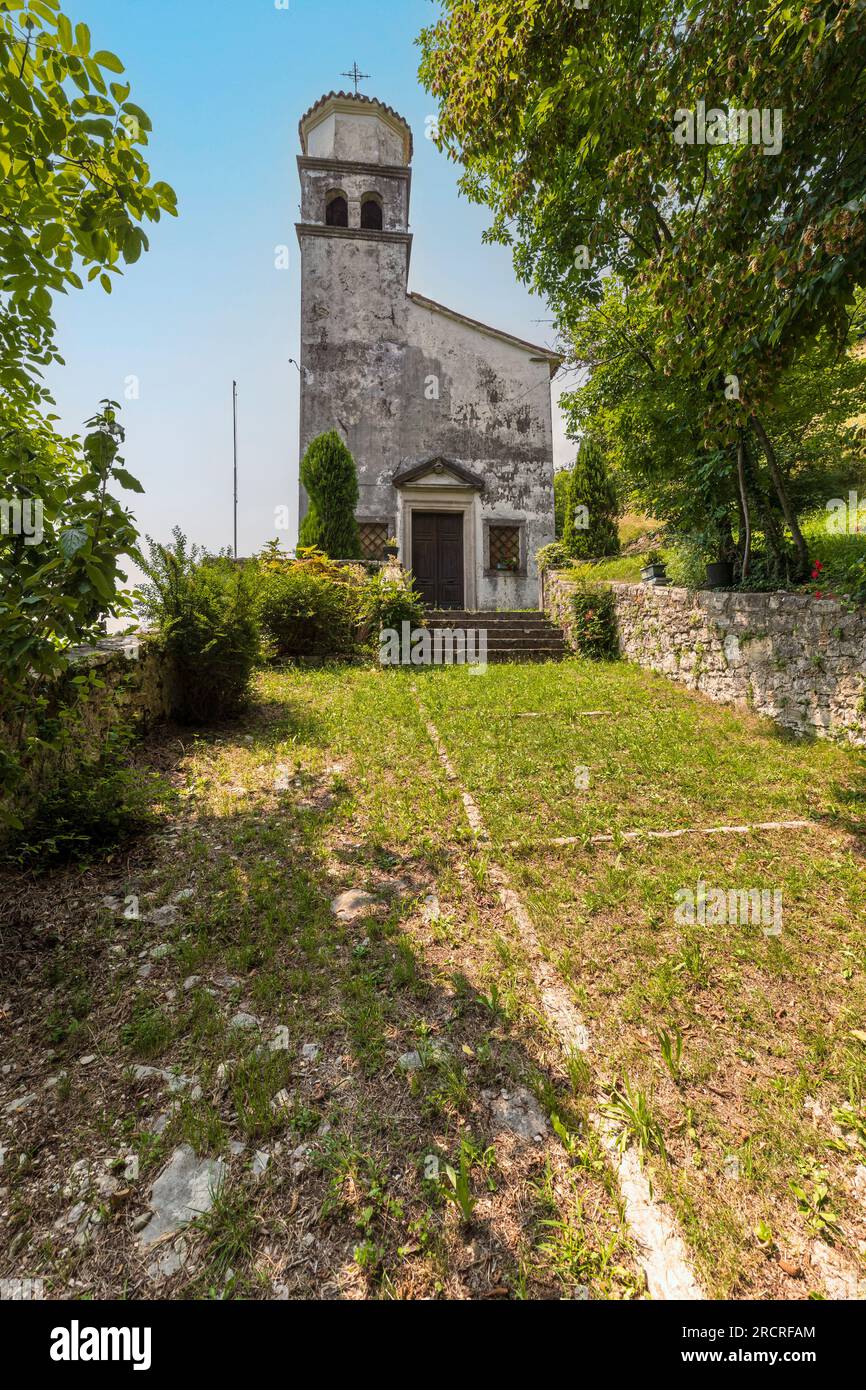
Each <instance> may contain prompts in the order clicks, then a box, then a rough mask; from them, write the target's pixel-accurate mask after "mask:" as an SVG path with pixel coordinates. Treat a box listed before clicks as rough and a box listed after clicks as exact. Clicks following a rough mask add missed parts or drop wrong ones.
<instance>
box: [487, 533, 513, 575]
mask: <svg viewBox="0 0 866 1390" xmlns="http://www.w3.org/2000/svg"><path fill="white" fill-rule="evenodd" d="M490 568H491V569H492V570H519V569H520V527H519V526H491V527H490Z"/></svg>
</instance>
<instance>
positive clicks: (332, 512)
mask: <svg viewBox="0 0 866 1390" xmlns="http://www.w3.org/2000/svg"><path fill="white" fill-rule="evenodd" d="M301 482H302V483H303V485H304V487H305V488H306V490H307V494H308V496H309V498H310V509H309V511H308V512H307V515H306V516H305V517H304V520H303V521H302V523H301V530H300V535H299V536H298V544H299V545H303V546H306V545H314V546H317V547H318V549H319V550H321V551H323V552H324V553H325V555H328V556H330V558H331V559H332V560H359V559H360V558H361V537H360V534H359V531H358V522H357V519H356V517H355V508H356V507H357V505H358V470H357V469H356V467H355V460H354V459H353V458H352V455H351V454H350V453H349V450H348V449H347V448H346V446H345V444H344V443H343V441H342V439H341V438H340V436H339V435H338V434H337V432H336V430H329V431H328V433H327V434H320V435H318V436H317V438H315V439H313V440H311V441H310V444H309V446H308V448H307V452H306V453H305V454H304V457H303V459H302V461H301Z"/></svg>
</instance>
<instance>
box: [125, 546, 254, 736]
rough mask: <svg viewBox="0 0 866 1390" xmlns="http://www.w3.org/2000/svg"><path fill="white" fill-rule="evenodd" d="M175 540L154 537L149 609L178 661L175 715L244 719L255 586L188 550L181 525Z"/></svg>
mask: <svg viewBox="0 0 866 1390" xmlns="http://www.w3.org/2000/svg"><path fill="white" fill-rule="evenodd" d="M173 535H174V544H173V545H171V546H162V545H157V544H156V543H155V542H154V541H152V540H151V538H150V537H149V536H148V538H147V543H148V547H149V550H150V562H149V563H145V564H144V566H143V568H144V570H145V573H146V574H147V575H148V578H149V579H150V581H151V582H150V584H147V585H144V586H143V589H142V593H143V597H144V605H143V607H144V612H145V615H146V616H147V617H148V618H149V619H151V621H153V622H154V623H155V624H156V627H157V631H158V636H159V641H160V645H161V646H162V649H163V650H164V651H165V653H166V655H167V656H168V658H169V660H170V663H171V681H172V692H171V703H172V714H173V716H174V718H176V719H178V720H180V721H181V723H189V724H199V723H206V722H207V721H209V720H211V719H221V718H225V717H229V716H231V715H234V714H237V713H238V712H239V711H240V710H241V709H242V708H243V706H244V705H245V704H246V701H247V699H248V696H249V686H250V679H251V677H252V673H253V668H254V666H255V664H256V661H257V660H258V656H259V630H258V623H257V621H256V615H255V604H254V595H253V585H252V582H251V578H250V576H249V575H247V574H246V573H245V572H244V571H243V570H240V569H238V568H237V566H236V565H235V564H234V563H233V562H232V561H230V560H229V559H227V557H225V556H216V557H215V556H211V555H207V554H206V553H204V552H203V551H201V550H199V548H198V547H197V546H192V547H189V546H188V544H187V540H186V537H185V536H184V535H183V533H182V531H181V530H180V528H179V527H177V526H176V527H175V528H174V531H173Z"/></svg>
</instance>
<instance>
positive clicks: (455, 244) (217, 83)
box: [49, 0, 570, 554]
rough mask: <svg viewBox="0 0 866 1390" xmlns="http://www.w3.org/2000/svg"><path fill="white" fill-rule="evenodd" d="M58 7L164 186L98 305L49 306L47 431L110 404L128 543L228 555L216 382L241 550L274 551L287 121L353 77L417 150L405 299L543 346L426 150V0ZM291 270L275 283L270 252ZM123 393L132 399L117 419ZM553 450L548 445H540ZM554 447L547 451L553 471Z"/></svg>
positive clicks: (292, 293) (292, 133) (285, 304)
mask: <svg viewBox="0 0 866 1390" xmlns="http://www.w3.org/2000/svg"><path fill="white" fill-rule="evenodd" d="M280 3H281V0H276V2H275V0H65V3H64V9H65V10H66V12H67V13H68V14H69V16H70V18H71V19H72V20H73V21H76V22H78V21H81V20H83V21H84V22H85V23H87V24H88V25H89V26H90V29H91V33H92V36H93V46H94V48H97V49H98V48H107V49H110V50H112V51H113V52H114V53H116V54H117V55H118V56H119V57H120V58H121V59H122V61H123V62H124V63H125V65H126V69H127V73H126V76H127V78H128V80H130V81H131V83H132V96H131V100H133V101H135V102H137V103H138V104H139V105H140V106H143V107H144V109H145V110H146V111H147V112H148V114H149V116H150V117H151V119H152V121H153V126H154V129H153V133H152V135H151V143H150V146H149V151H148V159H149V162H150V166H151V170H152V176H153V177H154V178H159V179H164V180H165V181H167V182H168V183H170V184H172V185H173V187H174V188H175V190H176V192H177V195H178V205H179V210H180V216H179V218H178V219H177V220H175V219H173V218H165V219H164V220H163V221H162V222H161V223H159V225H158V226H156V227H155V228H152V229H150V231H149V235H150V238H151V250H150V252H149V254H148V255H146V256H144V257H143V258H142V259H141V260H140V261H139V262H138V263H137V264H136V265H135V266H132V267H129V269H128V271H127V273H126V275H125V276H124V277H123V279H122V280H117V279H116V280H115V282H114V293H113V294H112V295H111V296H110V297H109V296H107V295H105V294H104V293H103V292H102V290H101V289H99V288H98V287H97V286H94V285H90V286H88V287H87V288H86V289H85V290H83V291H81V292H79V293H75V292H72V293H70V295H69V296H68V297H67V298H60V299H59V300H58V301H57V303H56V319H57V327H58V342H59V346H60V350H61V352H62V354H63V356H64V358H65V359H66V364H67V365H66V366H65V367H64V368H60V369H57V370H56V371H55V372H53V373H52V375H51V376H50V378H49V385H50V386H51V389H52V391H53V393H54V396H55V399H56V401H57V407H58V413H59V414H60V416H61V422H62V423H61V425H60V426H59V427H58V428H62V429H64V430H65V431H67V432H69V433H77V432H78V431H80V429H81V425H82V422H83V421H84V420H85V419H86V418H87V417H88V415H90V414H91V413H92V411H93V409H94V407H95V405H96V403H97V401H98V400H99V399H100V398H102V397H103V396H110V397H112V398H114V399H116V400H119V401H122V402H123V403H124V412H123V417H124V422H125V424H126V427H127V431H128V438H127V447H126V460H127V466H128V467H129V468H130V470H131V471H132V472H133V473H135V474H136V475H137V476H138V477H139V478H140V479H141V481H142V483H143V484H144V486H145V488H146V495H145V496H144V497H138V498H136V499H135V512H136V516H137V518H138V521H139V525H140V527H141V529H142V531H146V532H149V533H150V534H152V535H155V536H157V537H158V538H160V539H164V538H166V537H167V536H168V534H169V532H170V530H171V528H172V526H173V525H174V524H175V523H179V524H180V526H181V527H182V529H183V530H184V531H185V532H186V533H187V534H188V535H189V536H190V538H191V539H193V540H195V541H198V542H199V543H200V544H205V545H207V546H209V547H211V548H214V549H215V548H217V547H220V546H224V545H228V544H230V542H231V527H232V504H231V481H232V480H231V470H232V435H231V424H232V422H231V382H232V378H236V379H237V381H238V397H239V453H240V500H239V550H240V553H241V554H251V553H252V552H253V551H254V550H255V549H257V548H258V547H260V546H261V545H262V544H263V543H264V542H265V541H266V540H268V539H271V538H272V537H273V536H274V535H275V534H276V529H275V524H274V513H275V509H276V508H278V507H281V506H288V507H289V508H290V509H291V516H292V529H291V531H290V532H289V533H283V534H282V535H281V540H282V541H283V543H284V544H293V543H294V540H295V528H296V521H295V515H296V507H297V473H298V373H297V371H296V369H295V368H294V367H293V366H290V365H289V358H292V357H294V358H298V356H299V344H298V330H299V288H300V285H299V271H300V266H299V254H298V246H297V241H296V238H295V231H294V223H295V221H296V220H297V217H298V198H299V187H298V177H297V168H296V165H295V157H296V155H297V154H298V152H299V146H298V133H297V127H298V120H299V118H300V116H301V115H302V113H303V112H304V111H305V110H306V109H307V108H308V107H309V106H310V105H312V103H313V102H314V101H316V100H317V99H318V97H320V96H321V95H322V94H323V93H324V92H328V91H331V90H339V89H340V88H344V87H346V86H347V85H348V84H347V81H346V79H345V78H343V77H342V76H341V73H342V72H344V71H345V70H347V69H349V68H351V66H352V63H353V61H355V60H357V62H358V64H359V66H360V67H361V68H362V70H363V71H364V72H367V73H370V74H371V78H370V80H368V81H367V82H365V83H364V84H363V87H362V90H364V91H366V92H367V94H368V95H371V96H377V97H380V98H381V99H382V100H383V101H385V102H387V103H388V104H389V105H391V106H394V107H395V108H396V109H397V110H398V111H399V112H400V113H401V114H402V115H403V116H405V118H406V119H407V120H408V121H409V123H410V125H411V126H412V129H413V131H414V134H415V159H414V166H413V167H414V174H413V187H412V223H411V229H412V231H413V232H414V233H415V243H414V246H413V251H412V268H411V272H410V288H411V289H414V290H418V291H420V292H421V293H423V294H427V295H429V296H430V297H431V298H434V299H438V300H440V301H442V302H444V303H446V304H449V305H451V306H453V307H454V308H455V309H459V310H461V311H462V312H464V313H467V314H469V315H471V316H472V317H473V318H478V319H482V320H484V321H486V322H488V323H492V324H494V325H496V326H497V327H501V328H504V329H507V330H508V331H510V332H512V333H516V334H517V335H518V336H520V337H523V338H528V339H530V340H531V341H535V342H540V343H551V344H552V342H553V339H552V336H551V335H552V326H551V325H550V323H549V322H539V321H540V320H548V319H549V317H550V315H549V311H548V310H547V308H546V306H545V305H544V303H543V302H542V301H540V300H538V299H535V298H533V297H532V296H530V295H529V294H528V293H527V291H526V290H525V289H524V288H523V287H522V286H520V285H518V284H517V282H516V280H515V277H514V273H513V269H512V265H511V257H510V254H509V253H508V252H507V251H506V250H503V249H502V248H499V247H489V246H483V245H482V244H481V233H482V231H483V230H484V227H485V226H486V224H487V221H488V217H487V214H486V213H485V212H484V210H483V209H481V208H477V207H473V206H472V205H471V204H469V203H468V202H467V201H466V200H465V199H463V198H462V197H460V196H459V195H458V192H457V179H458V173H459V171H458V168H457V166H456V165H454V164H452V163H450V162H449V161H448V160H447V159H446V158H445V156H444V155H441V154H440V153H439V152H438V151H437V150H436V148H435V146H434V145H433V144H432V143H431V142H430V141H429V140H426V139H425V138H424V130H425V118H426V117H427V116H428V115H430V114H432V113H433V112H434V109H435V108H434V105H433V103H432V102H431V100H430V98H429V97H428V95H427V94H426V93H425V92H424V90H423V89H422V87H421V85H420V83H419V82H418V78H417V67H418V56H419V55H418V49H417V47H416V46H415V43H414V39H415V37H416V35H417V34H418V33H419V31H420V30H421V28H422V27H423V26H424V25H425V24H428V23H430V22H431V21H432V19H433V18H434V16H435V14H436V13H437V7H436V6H435V5H434V4H432V3H431V0H289V3H288V8H278V4H280ZM281 245H286V246H288V248H289V251H290V264H289V268H288V269H287V270H278V269H277V268H276V267H275V248H276V247H278V246H281ZM132 377H136V378H137V379H138V389H139V393H140V394H139V398H138V399H137V400H126V399H125V396H126V391H127V383H128V381H129V379H130V378H132ZM557 432H558V431H557ZM569 456H570V455H569V446H568V444H567V443H564V442H563V441H562V440H561V438H560V439H558V442H557V458H558V460H563V459H565V458H568V457H569Z"/></svg>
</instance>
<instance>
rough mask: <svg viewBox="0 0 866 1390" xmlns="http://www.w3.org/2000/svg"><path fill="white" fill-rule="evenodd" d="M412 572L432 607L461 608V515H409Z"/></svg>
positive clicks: (422, 513) (446, 513)
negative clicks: (410, 516)
mask: <svg viewBox="0 0 866 1390" xmlns="http://www.w3.org/2000/svg"><path fill="white" fill-rule="evenodd" d="M412 570H413V573H414V575H415V582H416V584H417V586H418V588H419V589H420V591H421V593H422V595H423V597H424V602H425V603H427V604H429V605H430V607H431V608H462V607H463V603H464V591H463V513H462V512H413V513H412Z"/></svg>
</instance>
